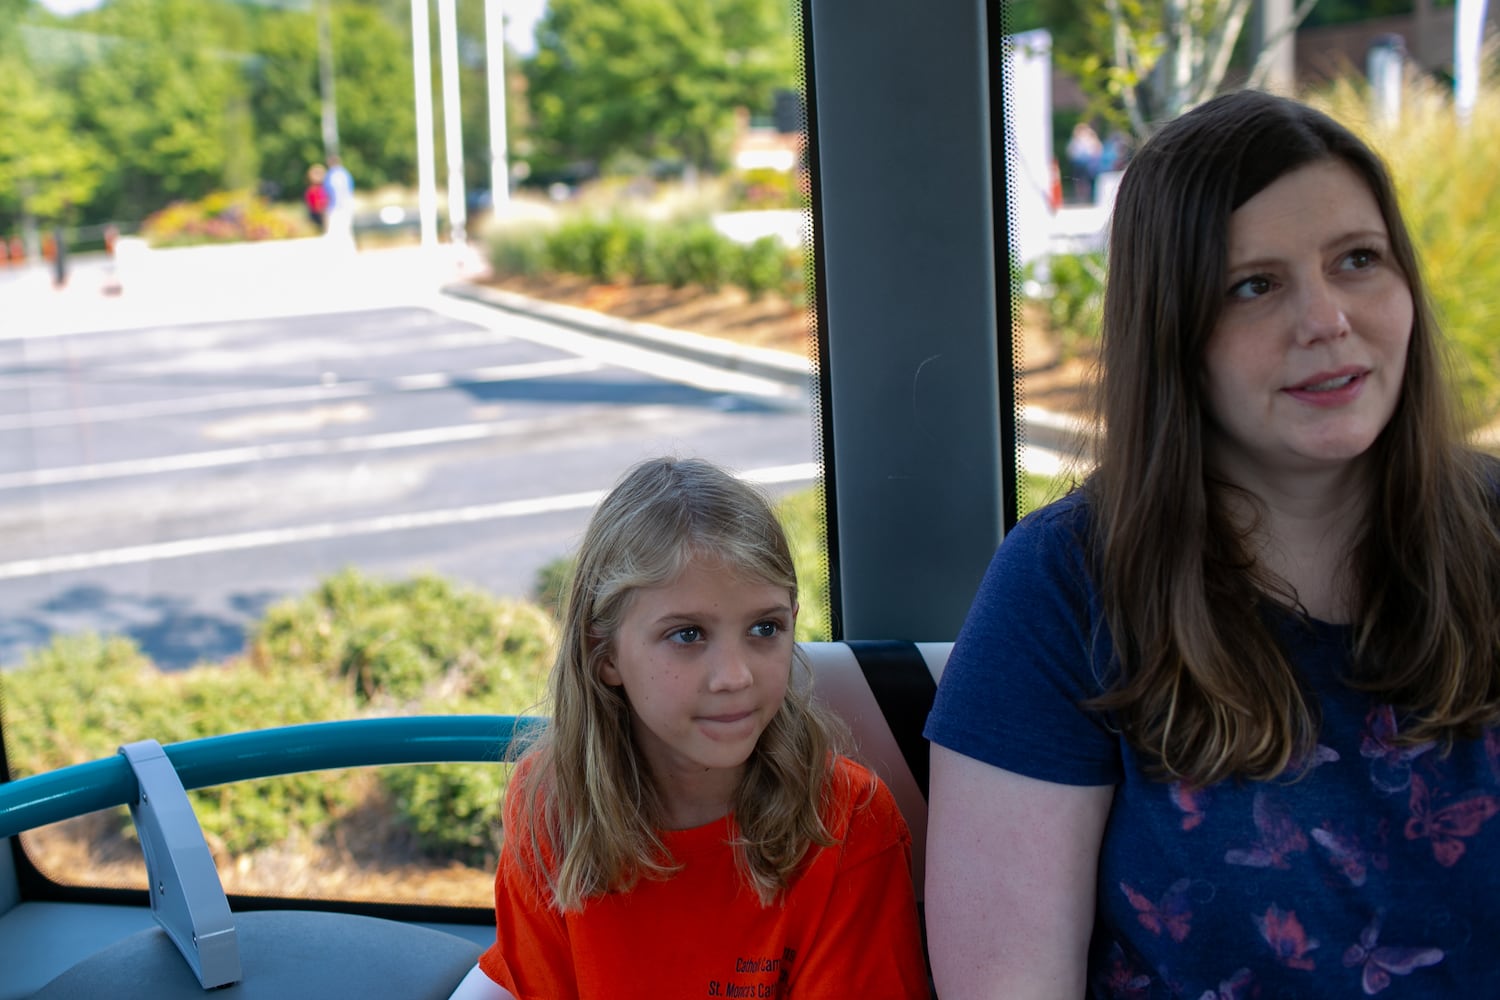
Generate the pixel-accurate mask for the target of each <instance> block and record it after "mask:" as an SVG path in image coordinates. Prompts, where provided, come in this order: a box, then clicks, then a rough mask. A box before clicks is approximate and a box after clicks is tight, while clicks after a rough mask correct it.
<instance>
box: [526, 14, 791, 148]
mask: <svg viewBox="0 0 1500 1000" xmlns="http://www.w3.org/2000/svg"><path fill="white" fill-rule="evenodd" d="M536 40H537V51H536V55H535V56H534V57H533V58H532V60H531V61H530V63H529V64H528V65H527V80H528V86H529V92H530V93H531V94H532V95H533V105H532V112H533V115H534V119H535V128H536V136H535V138H536V140H537V143H538V147H539V148H538V153H539V158H540V159H544V160H546V159H550V160H551V161H552V162H553V163H555V164H564V163H568V162H573V161H580V160H583V161H592V162H594V163H596V164H598V165H600V166H601V167H602V168H604V169H608V167H609V165H610V163H612V162H615V161H618V160H621V159H626V158H632V159H636V160H648V161H649V160H679V161H681V162H683V163H686V164H688V165H691V166H693V167H697V168H705V169H706V168H713V167H716V166H718V165H721V164H722V163H723V162H724V160H725V157H726V155H727V150H728V142H729V140H730V138H731V137H732V135H733V132H734V127H735V119H734V114H735V108H737V107H747V108H753V109H757V110H760V109H766V108H769V107H770V104H771V99H772V93H773V91H774V90H775V88H777V87H788V86H794V85H795V84H796V54H795V48H794V40H793V36H792V30H791V24H790V19H789V14H788V8H787V5H786V4H785V3H783V2H781V0H718V2H710V0H615V2H611V3H599V2H598V0H552V2H550V3H549V4H548V7H547V14H546V16H545V17H544V18H543V19H542V21H541V23H540V24H539V25H538V28H537V36H536Z"/></svg>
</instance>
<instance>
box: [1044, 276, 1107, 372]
mask: <svg viewBox="0 0 1500 1000" xmlns="http://www.w3.org/2000/svg"><path fill="white" fill-rule="evenodd" d="M1047 270H1048V276H1047V283H1046V285H1045V286H1044V287H1043V288H1042V290H1041V293H1040V295H1038V296H1037V298H1036V301H1038V302H1040V304H1041V305H1042V308H1043V313H1044V315H1045V316H1046V319H1047V327H1048V329H1050V330H1051V331H1052V332H1053V333H1055V334H1056V335H1057V337H1058V341H1059V343H1060V344H1061V346H1062V349H1063V352H1064V353H1069V354H1071V353H1076V352H1077V351H1078V349H1079V348H1080V347H1082V346H1083V345H1087V344H1095V343H1097V342H1098V340H1099V326H1100V322H1101V320H1102V318H1103V315H1104V277H1105V265H1104V254H1103V253H1087V254H1054V255H1053V256H1052V257H1050V258H1049V259H1048V263H1047Z"/></svg>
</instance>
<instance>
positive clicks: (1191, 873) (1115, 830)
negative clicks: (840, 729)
mask: <svg viewBox="0 0 1500 1000" xmlns="http://www.w3.org/2000/svg"><path fill="white" fill-rule="evenodd" d="M1088 533H1089V517H1088V508H1087V501H1086V500H1085V499H1084V497H1083V496H1082V494H1078V493H1075V494H1073V495H1071V496H1069V497H1066V498H1064V499H1063V500H1060V501H1058V502H1057V503H1054V504H1052V505H1050V506H1048V507H1046V508H1044V509H1043V510H1040V511H1037V512H1036V513H1034V514H1032V515H1031V516H1030V517H1028V518H1026V519H1025V520H1023V521H1022V522H1021V524H1020V525H1018V526H1017V527H1016V528H1015V529H1014V530H1013V531H1012V532H1011V533H1010V534H1009V535H1008V536H1007V537H1006V539H1005V542H1004V544H1002V545H1001V546H1000V550H999V551H998V552H997V553H996V555H995V558H994V560H993V561H992V563H991V564H990V569H989V572H988V573H987V574H986V576H985V579H984V583H983V584H982V586H981V587H980V591H979V594H978V596H977V597H976V598H975V601H974V605H973V607H972V608H971V610H970V612H969V617H968V620H967V622H966V623H965V625H964V628H963V630H962V632H961V633H960V635H959V638H958V641H957V643H956V645H955V646H954V649H953V654H952V656H951V657H950V658H949V660H948V664H947V666H946V668H945V669H944V672H943V679H942V683H941V685H940V686H939V689H938V696H937V702H936V704H935V705H934V707H933V710H932V714H931V716H930V717H929V719H928V722H927V729H926V735H927V738H928V739H930V740H932V741H933V742H935V743H938V744H941V745H942V746H944V747H947V748H948V749H950V750H954V751H956V752H958V753H961V754H964V755H966V756H969V757H973V758H975V759H978V760H982V761H985V762H987V763H990V764H993V765H995V766H997V767H1001V768H1004V769H1005V770H1008V771H1012V772H1015V773H1017V774H1023V775H1027V776H1029V777H1033V778H1039V779H1042V780H1045V781H1053V782H1059V783H1064V784H1072V785H1113V786H1114V800H1113V804H1112V806H1111V809H1110V815H1109V820H1108V822H1107V824H1106V827H1105V831H1104V841H1103V844H1102V846H1101V849H1100V856H1099V880H1098V898H1097V901H1096V909H1095V913H1096V916H1095V926H1094V934H1093V940H1092V943H1091V945H1090V951H1089V970H1088V981H1089V990H1090V992H1089V995H1090V996H1092V997H1119V998H1149V997H1188V998H1192V1000H1205V998H1206V1000H1219V998H1228V997H1245V998H1249V997H1259V998H1261V1000H1271V998H1281V997H1287V998H1292V997H1295V998H1299V1000H1306V998H1318V997H1364V996H1374V995H1377V994H1379V995H1381V996H1382V997H1385V998H1390V1000H1395V998H1402V997H1444V998H1448V997H1500V730H1496V729H1491V730H1489V731H1488V732H1486V734H1485V736H1484V737H1483V738H1482V739H1479V740H1474V741H1469V742H1463V743H1460V744H1458V745H1457V746H1455V747H1454V749H1453V751H1452V752H1451V753H1449V754H1447V755H1445V754H1444V753H1443V752H1442V749H1441V748H1440V747H1437V746H1433V745H1428V746H1417V747H1398V746H1396V745H1394V744H1393V742H1392V739H1391V738H1392V736H1393V735H1394V733H1395V731H1396V727H1397V725H1398V718H1397V716H1396V713H1394V712H1393V711H1392V709H1391V707H1390V706H1389V705H1383V704H1379V703H1377V702H1375V701H1374V700H1372V699H1371V698H1370V697H1369V696H1367V695H1364V694H1361V693H1359V692H1356V691H1353V690H1351V689H1349V688H1348V687H1346V686H1345V685H1344V684H1343V683H1341V680H1340V679H1341V678H1342V677H1345V676H1347V675H1348V674H1349V672H1350V669H1351V654H1350V650H1351V645H1352V630H1351V629H1350V628H1349V627H1347V626H1340V625H1329V624H1326V623H1323V622H1318V621H1308V620H1305V619H1302V618H1298V617H1296V616H1293V615H1291V614H1290V613H1277V615H1278V616H1277V617H1276V618H1275V619H1274V620H1272V621H1271V625H1272V627H1273V628H1274V629H1275V631H1276V634H1277V635H1278V637H1279V639H1280V641H1281V643H1282V648H1283V649H1284V650H1285V651H1286V654H1287V656H1288V658H1289V659H1290V661H1291V662H1292V664H1293V665H1294V666H1295V667H1296V669H1297V670H1298V671H1300V673H1301V675H1302V677H1303V680H1304V683H1305V684H1306V685H1307V689H1308V690H1309V691H1310V692H1311V693H1312V694H1313V696H1314V697H1316V699H1317V700H1318V703H1319V705H1320V708H1321V712H1322V728H1321V730H1320V733H1319V739H1318V747H1317V751H1316V753H1315V754H1314V755H1313V758H1312V759H1311V760H1309V761H1304V762H1302V764H1301V767H1300V769H1299V772H1298V775H1297V776H1287V777H1284V778H1281V779H1278V780H1274V781H1266V782H1253V781H1225V782H1220V783H1218V784H1215V785H1211V786H1209V787H1207V788H1205V789H1202V790H1200V791H1197V792H1189V791H1187V790H1186V789H1184V788H1183V787H1182V786H1181V785H1178V784H1173V783H1168V782H1164V781H1161V780H1157V779H1154V778H1152V777H1150V776H1149V775H1148V772H1147V770H1146V768H1145V767H1144V766H1143V762H1142V760H1141V758H1140V756H1139V755H1138V754H1137V753H1136V751H1135V750H1134V749H1133V748H1132V747H1131V746H1130V745H1129V743H1127V742H1126V741H1125V739H1124V738H1123V737H1122V736H1121V735H1120V733H1119V732H1118V727H1116V726H1114V725H1112V724H1111V720H1110V719H1109V718H1107V717H1105V716H1102V715H1100V714H1098V713H1093V712H1089V711H1085V710H1084V709H1082V708H1080V707H1079V703H1080V701H1082V700H1084V699H1086V698H1089V697H1092V696H1094V695H1096V694H1099V693H1101V692H1102V691H1103V690H1104V689H1105V688H1106V687H1107V686H1108V684H1109V680H1110V676H1111V674H1110V671H1111V668H1112V663H1113V660H1112V648H1113V647H1112V644H1111V641H1110V636H1109V633H1108V629H1107V628H1106V627H1105V625H1104V621H1103V615H1102V612H1101V608H1100V603H1099V596H1098V593H1097V591H1096V590H1095V587H1094V584H1093V582H1092V579H1091V574H1090V573H1089V571H1088V557H1087V554H1086V552H1087V549H1086V546H1087V541H1086V539H1087V535H1088ZM1497 613H1500V612H1497ZM995 849H996V850H998V851H1004V850H1005V846H1004V845H1003V844H997V845H996V846H995Z"/></svg>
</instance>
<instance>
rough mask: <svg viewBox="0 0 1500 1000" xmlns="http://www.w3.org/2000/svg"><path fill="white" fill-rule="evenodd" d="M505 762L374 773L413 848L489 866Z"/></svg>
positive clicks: (385, 769)
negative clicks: (414, 845) (412, 841)
mask: <svg viewBox="0 0 1500 1000" xmlns="http://www.w3.org/2000/svg"><path fill="white" fill-rule="evenodd" d="M510 770H511V769H510V766H509V765H507V764H501V763H499V762H496V763H493V764H492V763H483V764H477V763H465V764H458V763H454V764H428V765H424V766H422V767H409V766H408V767H383V768H380V769H378V771H377V776H378V778H379V781H380V784H381V786H382V787H383V788H384V789H385V790H386V793H387V794H388V795H389V797H390V806H391V808H392V809H393V811H394V812H395V813H396V815H397V817H398V818H399V820H400V822H401V824H402V826H403V827H404V828H405V829H406V830H407V831H408V832H409V833H410V834H411V835H412V837H413V839H414V840H415V841H416V844H417V848H418V850H420V851H421V852H422V853H424V854H426V855H428V856H430V857H441V858H447V859H452V860H454V861H457V862H459V863H460V864H465V865H469V866H470V867H473V868H484V869H489V868H493V867H494V866H495V861H496V857H497V853H498V848H499V838H498V836H497V822H498V819H499V816H500V803H501V802H502V801H503V800H504V798H505V788H506V785H507V784H508V783H509V781H510Z"/></svg>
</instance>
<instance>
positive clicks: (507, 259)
mask: <svg viewBox="0 0 1500 1000" xmlns="http://www.w3.org/2000/svg"><path fill="white" fill-rule="evenodd" d="M489 260H490V266H491V267H492V268H494V270H495V273H496V274H514V275H526V276H530V275H536V274H541V273H543V272H544V271H546V270H547V230H546V229H545V228H543V227H541V226H536V225H530V226H509V227H506V228H503V229H499V230H496V231H495V232H493V233H491V234H490V239H489Z"/></svg>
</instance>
